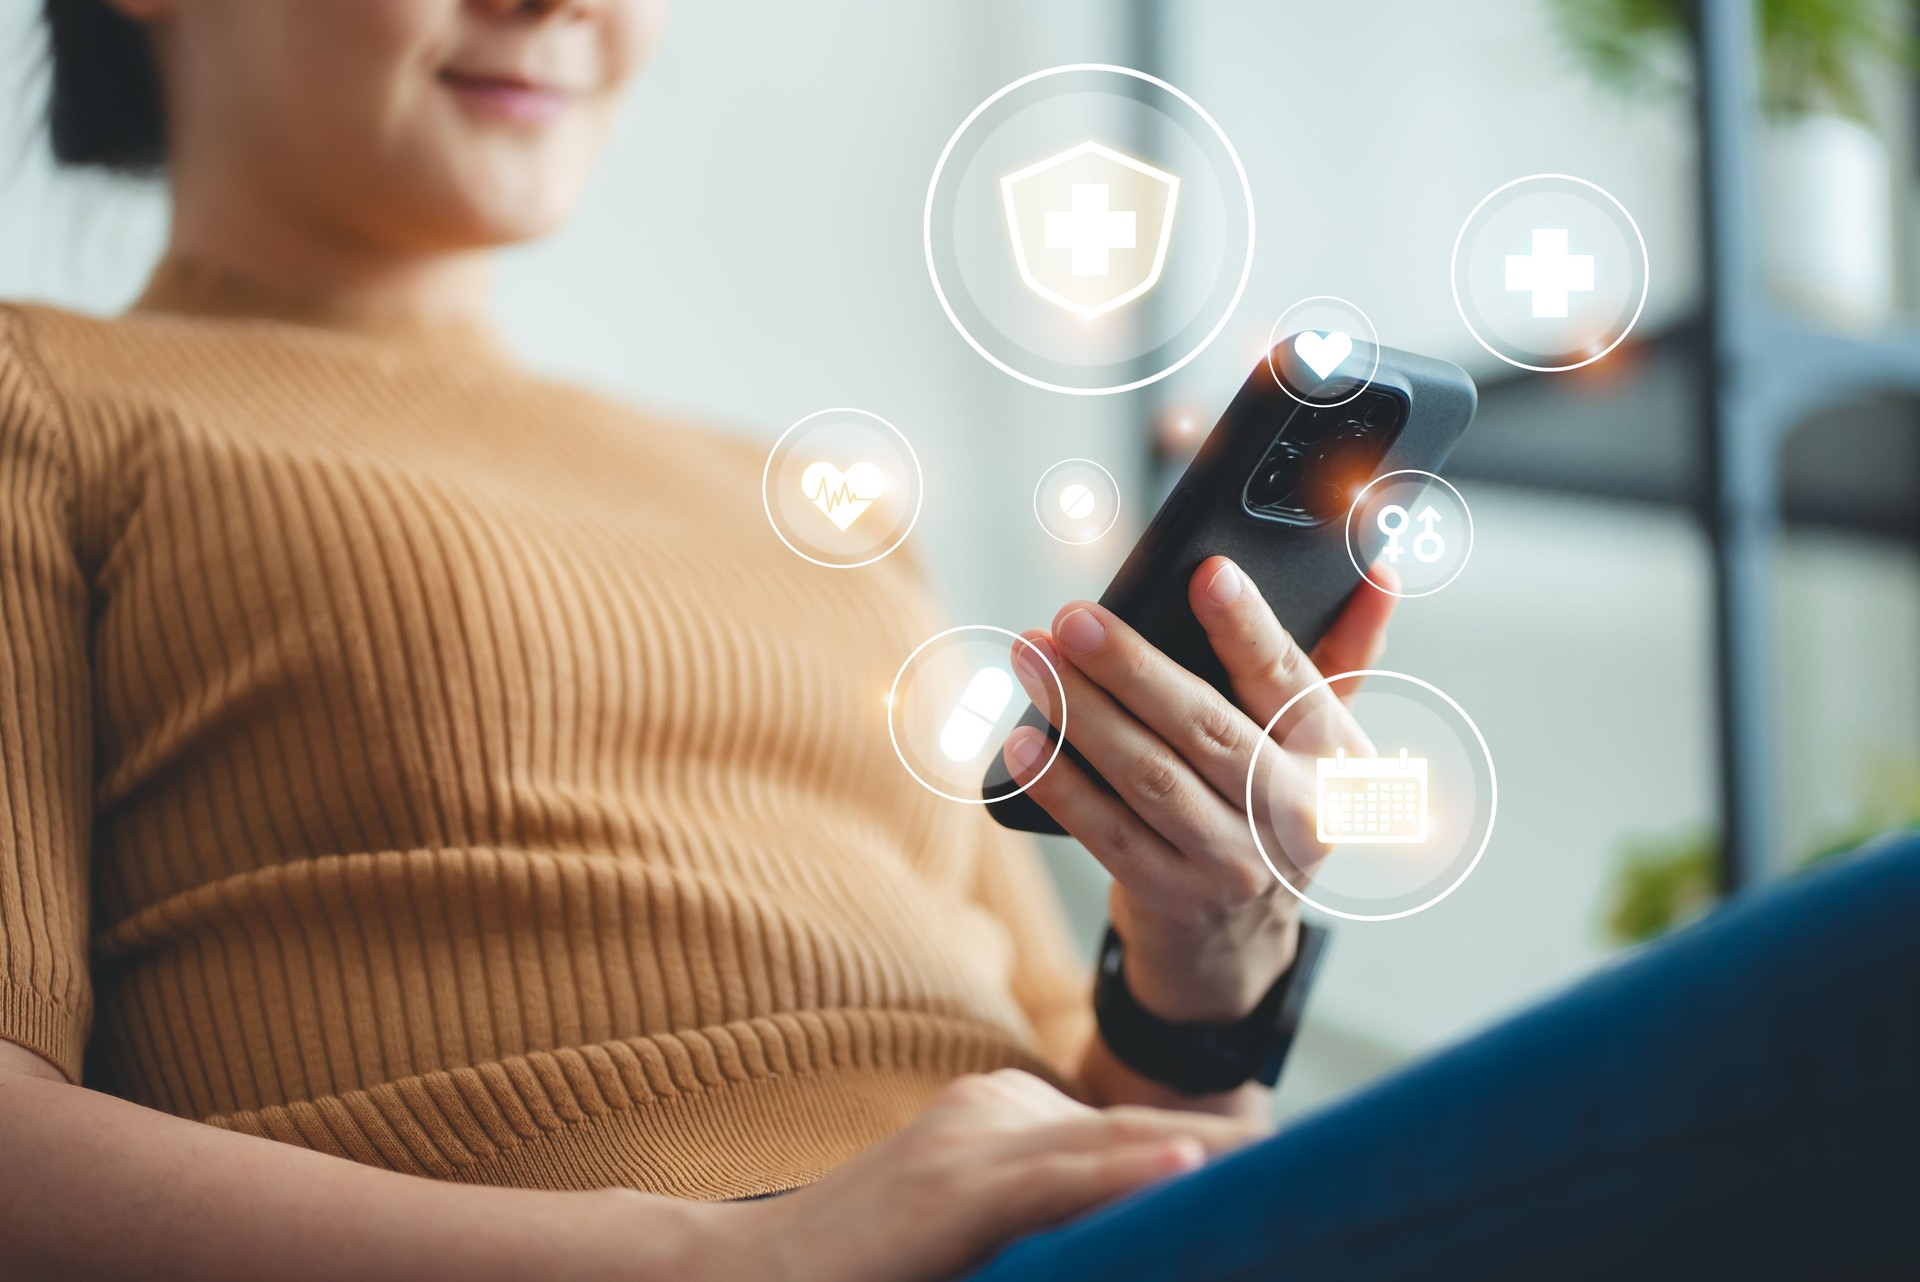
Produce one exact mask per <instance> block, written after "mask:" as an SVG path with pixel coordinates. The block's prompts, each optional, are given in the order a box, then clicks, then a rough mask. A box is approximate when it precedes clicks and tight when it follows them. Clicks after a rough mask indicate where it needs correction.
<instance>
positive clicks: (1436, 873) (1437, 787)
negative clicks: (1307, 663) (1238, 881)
mask: <svg viewBox="0 0 1920 1282" xmlns="http://www.w3.org/2000/svg"><path fill="white" fill-rule="evenodd" d="M1246 808H1247V826H1248V827H1249V829H1251V831H1252V833H1253V841H1254V845H1255V847H1256V848H1257V849H1258V850H1259V852H1260V858H1261V859H1262V860H1263V861H1264V862H1265V863H1266V865H1267V868H1268V869H1269V870H1270V871H1271V872H1272V873H1273V875H1274V876H1275V877H1277V878H1278V879H1279V880H1280V884H1281V885H1283V886H1285V887H1286V888H1287V890H1288V891H1289V892H1291V893H1292V894H1293V895H1294V896H1296V897H1297V898H1298V899H1299V900H1300V901H1301V902H1302V903H1306V904H1310V905H1312V906H1313V907H1315V908H1317V909H1319V910H1320V911H1321V912H1323V913H1326V914H1328V915H1329V916H1333V917H1343V918H1346V919H1347V920H1349V921H1393V920H1396V919H1398V918H1401V917H1410V916H1412V915H1413V914H1414V913H1417V912H1421V911H1423V910H1425V909H1428V908H1431V907H1433V906H1434V905H1435V904H1437V903H1439V902H1440V901H1441V900H1443V899H1445V898H1446V897H1447V896H1448V895H1450V894H1452V893H1453V892H1454V891H1456V890H1458V889H1459V888H1460V886H1461V885H1462V883H1464V882H1465V881H1466V879H1467V877H1468V875H1469V874H1471V873H1472V872H1473V870H1474V869H1475V868H1476V867H1478V866H1479V864H1480V858H1481V856H1482V855H1484V854H1485V853H1486V850H1487V844H1488V843H1489V842H1490V841H1491V840H1492V839H1493V822H1494V816H1495V814H1496V813H1497V811H1498V809H1499V783H1498V780H1497V778H1496V777H1495V774H1494V769H1493V753H1492V751H1491V750H1490V749H1489V748H1488V747H1487V741H1486V739H1485V737H1484V736H1482V735H1481V733H1480V727H1479V726H1477V725H1475V724H1474V721H1473V718H1472V717H1470V716H1468V715H1467V712H1466V709H1464V708H1462V707H1461V706H1460V705H1459V704H1458V703H1456V702H1455V701H1454V700H1453V699H1452V698H1451V697H1450V696H1448V695H1447V694H1446V693H1445V692H1444V691H1442V690H1441V689H1440V688H1439V687H1437V686H1435V685H1432V684H1431V683H1429V682H1426V681H1422V680H1421V679H1420V678H1418V677H1412V676H1408V675H1407V674H1406V673H1403V672H1392V671H1389V670H1387V669H1384V668H1368V669H1361V670H1359V671H1355V672H1342V673H1335V674H1332V675H1330V676H1326V677H1322V678H1321V679H1320V680H1319V681H1316V682H1314V683H1313V684H1312V685H1310V686H1308V687H1307V688H1305V689H1304V690H1301V691H1300V692H1299V693H1298V694H1296V695H1294V696H1293V698H1291V699H1289V700H1287V702H1286V703H1285V704H1284V705H1283V706H1282V707H1281V709H1280V711H1278V712H1277V713H1275V714H1274V716H1273V719H1272V720H1271V721H1269V722H1268V723H1267V728H1266V734H1265V735H1264V736H1262V737H1261V738H1260V739H1259V740H1258V741H1257V742H1256V743H1255V745H1254V752H1253V760H1252V763H1251V764H1250V765H1249V767H1248V769H1247V791H1246Z"/></svg>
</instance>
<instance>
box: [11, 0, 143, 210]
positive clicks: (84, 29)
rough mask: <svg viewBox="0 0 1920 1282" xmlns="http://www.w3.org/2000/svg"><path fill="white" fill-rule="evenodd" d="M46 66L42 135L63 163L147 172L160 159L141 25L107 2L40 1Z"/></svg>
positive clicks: (96, 0)
mask: <svg viewBox="0 0 1920 1282" xmlns="http://www.w3.org/2000/svg"><path fill="white" fill-rule="evenodd" d="M41 13H42V15H43V16H44V17H45V18H46V22H47V54H48V58H49V61H50V62H51V63H52V66H53V75H52V77H51V80H52V85H51V89H50V91H49V93H48V95H47V133H48V136H49V138H50V140H51V141H52V143H53V155H54V158H55V159H56V160H58V161H59V162H60V163H61V164H63V165H96V166H99V167H100V168H102V169H113V170H118V171H121V172H124V173H153V172H156V171H158V170H159V169H160V168H161V167H162V166H163V165H164V164H165V163H166V158H167V157H166V131H165V128H164V126H163V113H162V110H161V101H160V73H159V69H158V68H157V67H156V66H155V65H154V57H153V45H152V42H151V41H150V40H149V39H148V38H147V33H146V30H145V29H144V28H143V27H141V25H140V24H139V23H138V22H135V21H134V20H133V19H132V18H129V17H127V16H126V15H125V14H123V13H121V12H120V11H119V10H118V9H116V8H114V7H113V6H112V5H110V4H108V3H107V0H42V6H41Z"/></svg>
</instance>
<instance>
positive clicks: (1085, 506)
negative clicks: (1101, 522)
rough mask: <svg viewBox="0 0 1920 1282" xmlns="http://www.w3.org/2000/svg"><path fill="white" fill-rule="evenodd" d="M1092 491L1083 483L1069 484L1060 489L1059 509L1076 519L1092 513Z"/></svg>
mask: <svg viewBox="0 0 1920 1282" xmlns="http://www.w3.org/2000/svg"><path fill="white" fill-rule="evenodd" d="M1094 501H1095V500H1094V497H1093V491H1092V490H1090V489H1088V488H1087V487H1086V486H1084V485H1069V486H1068V487H1067V488H1066V489H1064V490H1062V491H1060V510H1061V511H1062V512H1065V513H1066V514H1067V515H1068V516H1070V517H1072V518H1073V519H1074V520H1076V521H1084V520H1086V519H1087V518H1088V517H1090V516H1092V515H1093V505H1094Z"/></svg>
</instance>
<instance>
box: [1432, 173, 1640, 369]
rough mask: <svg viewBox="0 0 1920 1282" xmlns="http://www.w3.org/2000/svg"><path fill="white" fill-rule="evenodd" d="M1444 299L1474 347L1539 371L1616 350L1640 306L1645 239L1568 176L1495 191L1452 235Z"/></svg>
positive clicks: (1523, 181) (1623, 210)
mask: <svg viewBox="0 0 1920 1282" xmlns="http://www.w3.org/2000/svg"><path fill="white" fill-rule="evenodd" d="M1452 272H1453V302H1454V306H1455V307H1456V308H1458V309H1459V312H1460V319H1461V320H1462V321H1463V322H1465V324H1466V327H1467V331H1468V332H1469V333H1471V334H1472V335H1473V337H1474V340H1475V341H1476V342H1478V343H1479V344H1480V346H1482V347H1484V348H1486V349H1487V350H1488V351H1489V352H1491V353H1493V354H1494V355H1495V356H1497V357H1499V358H1500V359H1501V360H1503V361H1505V362H1506V363H1507V364H1509V365H1514V366H1518V367H1519V368H1521V369H1526V370H1534V371H1537V372H1540V373H1558V372H1561V371H1564V370H1571V369H1579V368H1580V367H1581V366H1583V365H1591V364H1592V363H1593V362H1595V361H1597V360H1599V359H1600V358H1601V357H1603V356H1605V355H1606V354H1607V353H1608V352H1611V351H1612V350H1613V349H1614V348H1616V347H1618V346H1619V345H1620V343H1621V342H1622V341H1623V340H1624V339H1625V338H1626V336H1627V335H1628V333H1630V332H1631V331H1632V329H1633V326H1634V322H1636V321H1638V320H1639V319H1640V312H1641V310H1642V309H1643V308H1644V307H1645V306H1646V303H1647V285H1648V280H1649V268H1648V264H1647V242H1646V240H1645V239H1644V238H1643V237H1642V236H1641V235H1640V226H1639V224H1638V223H1636V222H1635V221H1634V219H1633V215H1632V214H1630V213H1628V212H1627V207H1626V206H1625V205H1623V204H1621V203H1620V202H1619V201H1618V200H1616V199H1615V198H1614V197H1613V195H1612V194H1611V193H1610V192H1608V191H1607V190H1605V189H1604V188H1602V187H1600V186H1599V185H1598V184H1595V183H1591V182H1588V181H1587V180H1586V179H1584V178H1575V177H1573V176H1572V175H1570V174H1532V175H1530V176H1528V177H1526V178H1516V179H1514V180H1513V181H1512V182H1509V183H1506V184H1504V185H1502V186H1500V187H1497V188H1495V189H1494V190H1493V191H1492V192H1491V193H1490V194H1489V195H1488V196H1487V197H1486V198H1485V199H1483V200H1482V201H1481V202H1480V203H1479V204H1478V205H1475V206H1474V207H1473V211H1472V212H1471V213H1469V214H1468V215H1467V219H1466V221H1465V222H1464V223H1462V224H1461V226H1460V234H1459V235H1458V236H1456V237H1455V238H1454V242H1453V265H1452Z"/></svg>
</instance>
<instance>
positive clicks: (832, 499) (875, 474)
mask: <svg viewBox="0 0 1920 1282" xmlns="http://www.w3.org/2000/svg"><path fill="white" fill-rule="evenodd" d="M886 484H887V478H886V476H885V475H884V474H883V473H882V472H881V471H880V469H879V468H877V467H875V466H874V465H873V464H871V463H867V462H860V463H855V464H854V465H853V466H852V467H850V468H848V469H847V470H846V471H844V472H842V471H841V470H840V469H839V468H837V467H835V466H834V465H833V464H831V463H828V462H826V461H824V460H822V461H821V462H818V463H810V464H808V465H807V470H806V471H804V472H802V473H801V474H800V490H801V492H802V493H804V494H805V495H806V496H807V498H808V500H809V501H810V502H811V503H812V504H813V505H814V506H815V507H817V508H819V509H820V510H821V511H822V512H823V513H825V514H826V518H827V519H828V520H829V521H832V522H833V523H834V525H835V526H836V527H838V528H839V529H841V530H842V531H844V530H845V529H846V528H847V527H848V526H849V525H852V524H853V523H854V522H855V521H857V520H859V519H860V514H861V513H862V512H865V511H866V510H867V509H868V508H870V507H872V506H873V501H874V500H875V499H877V498H879V497H880V491H881V490H883V489H885V488H886Z"/></svg>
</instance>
